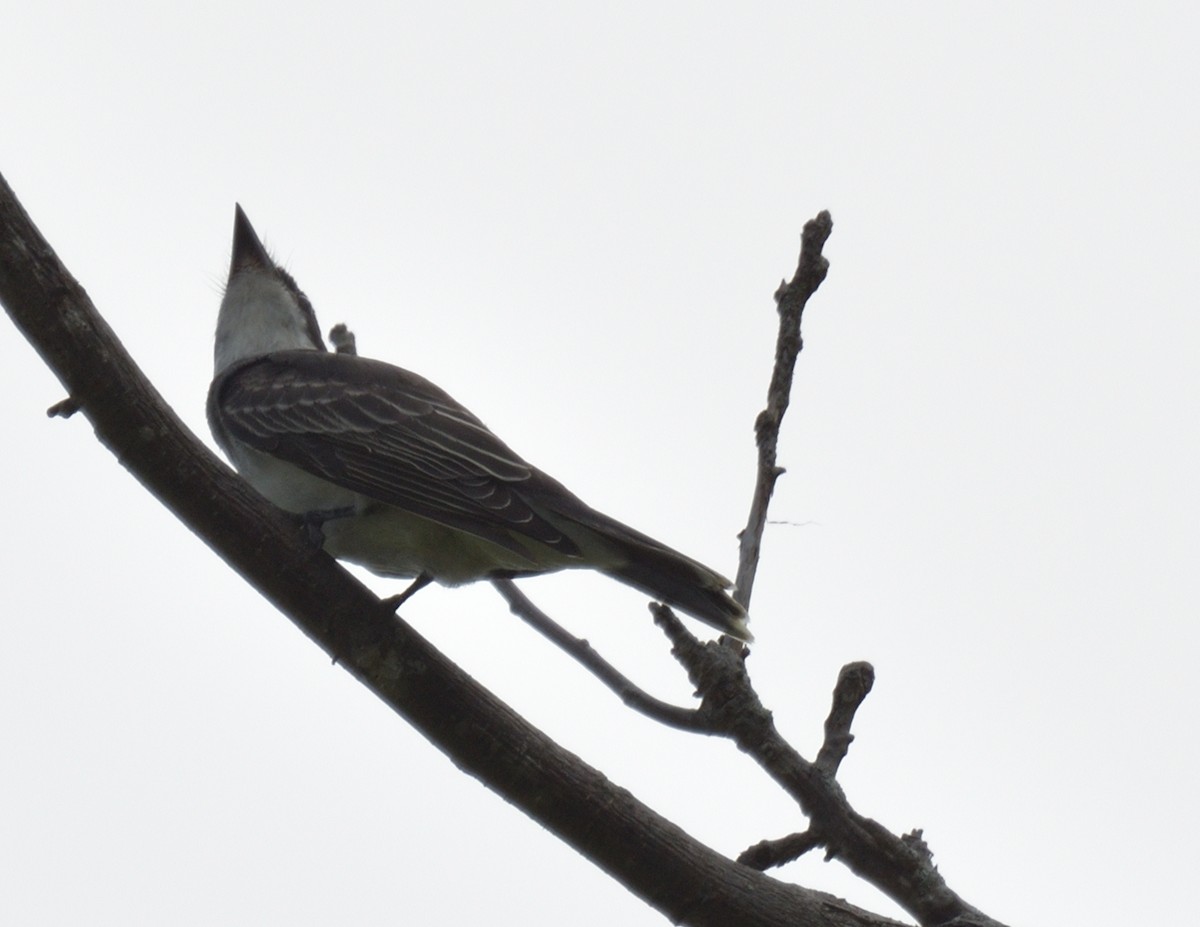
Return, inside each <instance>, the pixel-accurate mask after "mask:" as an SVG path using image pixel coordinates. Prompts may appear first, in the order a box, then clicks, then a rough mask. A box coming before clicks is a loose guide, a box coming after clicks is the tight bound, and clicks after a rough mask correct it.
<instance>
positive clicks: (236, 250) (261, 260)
mask: <svg viewBox="0 0 1200 927" xmlns="http://www.w3.org/2000/svg"><path fill="white" fill-rule="evenodd" d="M274 266H275V263H274V261H272V260H271V256H270V255H269V254H267V249H266V248H264V247H263V243H262V242H261V241H259V240H258V235H257V234H256V233H255V231H254V226H253V225H251V224H250V220H249V219H247V218H246V214H245V213H244V212H242V207H241V205H240V204H239V205H237V206H235V207H234V214H233V260H232V261H231V262H230V264H229V276H231V277H232V276H233V275H234V274H236V273H237V272H238V271H239V270H244V269H246V268H248V267H259V268H262V269H264V270H265V269H267V268H271V267H274Z"/></svg>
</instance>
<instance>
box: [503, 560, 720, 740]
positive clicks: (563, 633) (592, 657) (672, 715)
mask: <svg viewBox="0 0 1200 927" xmlns="http://www.w3.org/2000/svg"><path fill="white" fill-rule="evenodd" d="M492 585H493V586H495V587H496V591H497V592H499V593H500V595H502V596H503V597H504V599H505V601H507V602H508V607H509V609H510V610H511V611H512V613H513V614H514V615H516V616H517V617H518V618H520V619H521V620H523V621H524V622H525V623H526V624H528V625H530V626H531V627H533V628H534V629H536V630H537V631H538V633H540V634H541V635H542V636H543V637H545V638H547V639H548V640H550V641H551V642H552V643H554V644H556V645H558V647H559V648H560V649H561V650H563V651H564V652H566V654H567V655H568V656H570V657H572V658H573V659H575V660H576V661H577V662H578V663H580V664H581V665H582V666H584V667H585V668H586V669H587V670H588V671H589V672H590V673H591V674H592V675H593V676H595V677H596V678H597V679H599V680H600V681H601V682H602V683H604V684H605V685H606V686H608V687H609V688H610V689H611V690H612V691H613V692H615V693H616V694H617V696H618V698H620V699H621V701H622V702H624V703H625V704H626V705H628V706H629V707H630V708H632V709H634V710H635V711H639V712H641V713H642V714H644V715H646V716H647V717H649V718H653V719H654V720H655V721H659V722H661V723H662V724H665V725H667V726H669V727H674V728H679V729H680V730H683V731H692V732H694V733H698V734H712V733H715V732H714V731H713V730H712V729H711V728H710V727H709V725H708V723H707V722H706V721H705V719H704V717H703V715H701V713H700V712H699V711H697V710H696V709H694V708H682V707H680V706H678V705H672V704H671V703H670V702H664V701H662V700H661V699H657V698H655V697H654V696H653V695H650V694H649V693H648V692H646V691H645V690H643V689H641V688H639V687H638V686H637V685H636V684H635V683H633V682H632V681H631V680H630V679H629V678H628V677H627V676H625V675H623V674H622V673H621V671H620V670H618V669H617V668H616V667H615V666H613V665H612V664H611V663H609V662H608V661H607V660H605V659H604V657H602V656H600V654H599V653H598V652H597V651H596V649H595V648H594V647H592V645H591V644H589V643H588V642H587V641H586V640H584V639H583V638H579V637H575V636H574V635H573V634H571V632H569V631H568V630H567V629H566V628H564V627H563V626H562V625H560V624H559V623H558V622H556V621H555V620H554V619H553V618H551V617H550V616H549V615H547V614H546V613H545V612H544V611H542V610H541V609H540V608H538V607H537V606H536V605H534V604H533V602H531V601H530V600H529V598H528V597H527V596H526V595H525V593H523V592H522V591H521V590H520V589H518V588H517V584H516V583H514V582H513V581H512V580H511V579H493V580H492Z"/></svg>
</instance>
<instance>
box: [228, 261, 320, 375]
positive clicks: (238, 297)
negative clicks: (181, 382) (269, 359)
mask: <svg viewBox="0 0 1200 927" xmlns="http://www.w3.org/2000/svg"><path fill="white" fill-rule="evenodd" d="M297 349H308V350H317V345H315V344H313V340H312V336H311V335H310V334H309V329H308V320H307V318H306V316H305V313H304V309H302V308H301V306H300V304H299V303H298V302H297V300H296V297H295V296H294V295H293V294H292V293H291V292H290V291H289V290H288V288H287V287H285V286H284V285H283V283H282V282H280V280H279V278H278V277H277V276H276V275H275V274H274V273H272V272H271V271H265V270H260V269H258V268H252V267H248V268H245V269H243V270H240V271H238V273H236V274H235V275H234V276H233V277H231V278H230V280H229V285H228V286H227V287H226V288H225V298H224V299H222V300H221V311H220V313H219V314H218V315H217V337H216V345H215V349H214V352H213V353H214V373H220V372H221V371H222V370H224V369H225V368H226V367H228V366H229V365H230V364H232V363H235V362H236V361H240V360H244V359H246V358H248V357H258V356H260V355H262V354H267V353H270V352H271V351H290V350H297Z"/></svg>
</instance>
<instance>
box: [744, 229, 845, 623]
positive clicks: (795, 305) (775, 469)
mask: <svg viewBox="0 0 1200 927" xmlns="http://www.w3.org/2000/svg"><path fill="white" fill-rule="evenodd" d="M832 232H833V218H832V217H831V216H830V215H829V212H828V211H825V210H823V211H821V212H819V213H818V214H817V215H816V217H815V218H812V219H809V220H808V222H806V223H805V224H804V233H803V235H802V236H801V239H800V241H801V244H800V261H799V263H798V264H797V266H796V274H795V276H794V277H792V281H791V283H789V282H787V281H786V280H785V281H783V282H782V283H781V284H780V285H779V289H778V290H776V291H775V303H776V307H777V309H778V311H779V335H778V336H777V338H776V341H775V366H774V369H773V370H772V372H771V384H770V386H768V387H767V407H766V408H765V409H763V410H762V412H760V413H759V414H758V418H757V419H756V420H755V423H754V432H755V439H756V441H757V444H758V477H757V479H756V481H755V484H754V496H753V498H752V499H751V502H750V515H749V517H748V518H747V520H746V527H745V528H743V529H742V533H741V534H740V535H739V536H738V537H739V542H740V550H739V553H738V573H737V583H736V588H735V590H734V598H736V599H737V600H738V602H740V603H741V604H742V605H743V606H744V607H745V608H746V609H747V610H749V608H750V593H751V592H752V591H753V589H754V577H755V574H757V572H758V560H759V554H760V552H761V549H762V536H763V529H764V527H765V526H766V523H767V507H768V505H769V504H770V502H771V494H772V493H773V492H774V491H775V481H776V480H777V479H779V477H780V475H781V474H782V473H783V472H784V471H783V468H782V467H780V466H778V465H777V464H776V451H777V449H778V447H779V428H780V426H781V425H782V424H783V416H784V413H785V412H787V408H788V403H789V402H790V401H791V395H792V375H793V373H794V371H795V369H796V358H797V357H799V356H800V351H801V350H802V349H803V348H804V341H803V339H802V338H801V337H800V320H801V318H802V317H803V315H804V307H805V305H807V303H808V298H809V297H810V296H812V294H813V293H815V292H816V291H817V287H819V286H820V285H821V281H823V280H824V279H825V274H826V273H827V272H828V271H829V262H828V261H827V260H825V256H824V255H823V254H822V253H821V252H822V249H823V248H824V247H825V242H826V241H827V240H828V238H829V236H830V234H831V233H832Z"/></svg>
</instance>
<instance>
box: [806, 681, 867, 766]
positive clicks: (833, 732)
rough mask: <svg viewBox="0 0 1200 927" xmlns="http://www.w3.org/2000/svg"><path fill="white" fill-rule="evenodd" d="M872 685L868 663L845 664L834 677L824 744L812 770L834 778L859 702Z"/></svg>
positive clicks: (845, 750) (850, 740)
mask: <svg viewBox="0 0 1200 927" xmlns="http://www.w3.org/2000/svg"><path fill="white" fill-rule="evenodd" d="M874 684H875V668H874V667H873V666H871V664H870V663H865V662H859V663H847V664H846V665H845V666H843V667H842V671H841V672H840V673H838V680H837V685H836V686H834V687H833V705H832V707H831V708H830V709H829V717H828V718H826V719H825V742H824V743H823V744H821V751H820V752H819V753H818V754H817V761H816V767H817V769H819V770H820V771H821V772H823V773H825V775H827V776H830V777H833V776H836V775H837V771H838V766H840V765H841V762H842V760H844V759H845V758H846V752H847V751H848V750H849V749H850V744H851V743H852V742H853V741H854V735H853V734H851V733H850V725H852V724H853V723H854V714H855V712H857V711H858V706H859V705H861V704H862V703H863V699H865V698H866V697H867V694H868V693H869V692H870V691H871V686H873V685H874Z"/></svg>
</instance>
